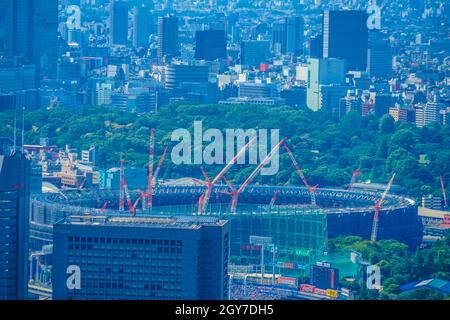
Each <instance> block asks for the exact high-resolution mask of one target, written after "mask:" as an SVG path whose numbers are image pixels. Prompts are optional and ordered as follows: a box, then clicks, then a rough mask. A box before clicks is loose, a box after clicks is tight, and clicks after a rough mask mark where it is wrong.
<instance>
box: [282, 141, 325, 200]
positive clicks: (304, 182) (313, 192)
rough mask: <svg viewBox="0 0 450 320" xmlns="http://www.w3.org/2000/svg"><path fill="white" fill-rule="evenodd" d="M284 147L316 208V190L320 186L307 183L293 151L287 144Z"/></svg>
mask: <svg viewBox="0 0 450 320" xmlns="http://www.w3.org/2000/svg"><path fill="white" fill-rule="evenodd" d="M283 147H284V149H285V150H286V152H287V153H288V155H289V158H291V161H292V163H293V164H294V167H295V169H296V170H297V173H298V175H299V176H300V178H301V179H302V181H303V184H304V185H305V187H306V188H307V189H308V191H309V193H310V195H311V204H312V205H313V206H315V205H316V204H317V203H316V189H317V187H318V185H315V186H314V187H311V186H310V185H309V184H308V181H306V177H305V175H304V174H303V171H302V169H301V168H300V166H299V165H298V163H297V161H296V160H295V157H294V155H293V153H292V151H291V150H290V149H289V147H288V146H287V144H286V143H285V144H284V145H283Z"/></svg>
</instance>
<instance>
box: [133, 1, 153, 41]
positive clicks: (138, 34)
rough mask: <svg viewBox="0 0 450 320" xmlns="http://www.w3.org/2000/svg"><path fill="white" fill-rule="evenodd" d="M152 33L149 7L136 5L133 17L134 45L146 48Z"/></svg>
mask: <svg viewBox="0 0 450 320" xmlns="http://www.w3.org/2000/svg"><path fill="white" fill-rule="evenodd" d="M151 33H152V19H151V16H150V11H149V9H148V8H147V7H144V6H142V7H135V8H134V17H133V46H134V47H135V48H146V47H147V46H148V38H149V37H150V34H151Z"/></svg>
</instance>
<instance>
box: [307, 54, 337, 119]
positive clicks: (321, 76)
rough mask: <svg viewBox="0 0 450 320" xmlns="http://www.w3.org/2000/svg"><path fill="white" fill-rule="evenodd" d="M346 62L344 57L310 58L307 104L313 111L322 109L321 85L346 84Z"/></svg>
mask: <svg viewBox="0 0 450 320" xmlns="http://www.w3.org/2000/svg"><path fill="white" fill-rule="evenodd" d="M345 70H346V63H345V60H342V59H336V58H331V59H317V58H310V59H309V60H308V86H307V106H308V108H310V109H311V110H313V111H317V110H319V109H320V86H321V85H329V84H339V85H344V84H345Z"/></svg>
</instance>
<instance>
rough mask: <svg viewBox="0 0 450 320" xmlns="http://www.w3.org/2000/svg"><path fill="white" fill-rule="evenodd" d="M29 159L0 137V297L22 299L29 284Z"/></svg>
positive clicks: (2, 298) (25, 296) (3, 298)
mask: <svg viewBox="0 0 450 320" xmlns="http://www.w3.org/2000/svg"><path fill="white" fill-rule="evenodd" d="M29 206H30V161H29V160H28V159H27V158H26V157H25V156H24V155H23V154H22V153H20V152H14V151H13V150H12V142H11V141H9V140H7V139H0V300H17V299H19V300H24V299H26V298H27V291H28V289H27V287H28V218H29Z"/></svg>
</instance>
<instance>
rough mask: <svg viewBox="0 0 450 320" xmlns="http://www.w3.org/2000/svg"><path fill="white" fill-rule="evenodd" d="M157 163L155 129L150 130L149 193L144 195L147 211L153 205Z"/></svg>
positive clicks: (143, 203)
mask: <svg viewBox="0 0 450 320" xmlns="http://www.w3.org/2000/svg"><path fill="white" fill-rule="evenodd" d="M154 161H155V129H154V128H151V129H150V151H149V161H148V180H147V192H146V193H145V195H144V201H143V202H142V209H144V210H146V209H148V208H150V207H152V205H153V163H154Z"/></svg>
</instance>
